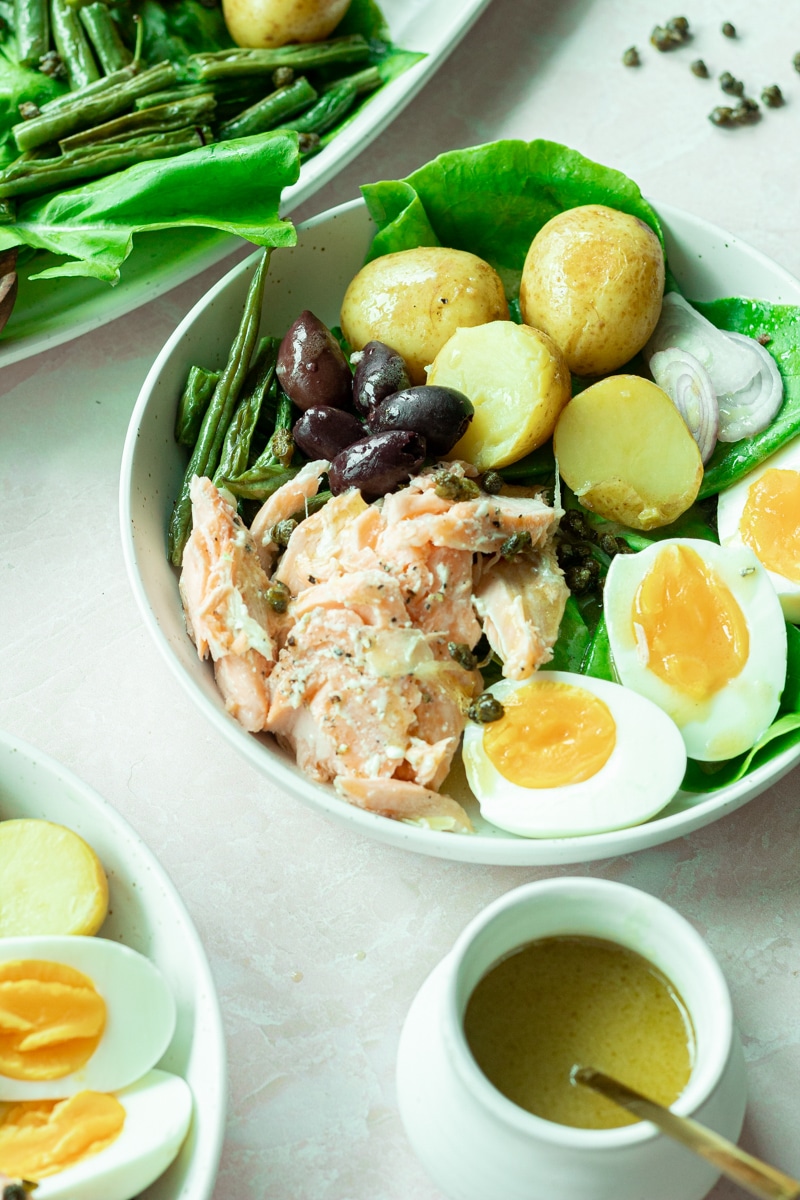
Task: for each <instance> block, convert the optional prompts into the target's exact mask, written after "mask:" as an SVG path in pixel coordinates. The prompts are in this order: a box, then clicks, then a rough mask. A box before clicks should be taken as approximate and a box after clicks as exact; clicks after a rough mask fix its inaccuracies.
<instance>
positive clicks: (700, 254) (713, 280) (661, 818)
mask: <svg viewBox="0 0 800 1200" xmlns="http://www.w3.org/2000/svg"><path fill="white" fill-rule="evenodd" d="M658 212H659V215H660V217H661V218H662V221H663V223H664V226H665V234H666V239H667V249H668V254H669V260H670V265H671V267H672V269H673V271H674V273H675V275H676V276H677V278H678V280H679V281H680V283H681V284H682V285H683V287H684V288H685V290H686V292H687V295H689V296H691V297H692V298H693V299H698V300H704V299H713V298H715V297H719V296H729V295H745V296H754V297H759V298H761V299H767V300H772V301H775V302H783V303H793V304H800V283H798V281H797V280H795V279H793V278H792V276H790V275H789V274H787V272H785V271H783V270H782V269H781V268H780V267H778V266H776V264H775V263H773V262H770V260H769V259H767V258H765V257H764V256H763V255H762V254H759V253H758V252H757V251H756V250H753V249H752V248H751V247H749V246H747V245H745V244H744V243H742V242H740V241H738V240H737V239H736V238H734V237H732V236H731V235H730V234H726V233H725V232H724V231H723V230H721V229H718V228H717V227H716V226H713V225H710V224H708V222H706V221H702V220H700V219H698V218H697V217H691V216H688V215H687V214H686V213H682V212H679V211H677V210H675V209H672V208H667V207H659V208H658ZM373 232H374V226H373V224H372V222H371V219H370V217H369V215H368V213H367V210H366V207H365V205H364V203H363V201H360V200H356V201H352V202H351V203H349V204H344V205H341V206H340V207H339V208H335V209H332V210H331V211H329V212H327V213H323V214H322V215H321V216H319V217H315V218H314V219H313V220H310V221H307V222H306V223H305V224H303V225H301V226H300V227H299V229H298V244H297V246H296V247H294V248H292V249H291V250H281V251H276V252H275V253H274V254H273V258H272V264H271V266H270V272H269V275H268V278H267V286H266V290H265V299H264V317H263V321H262V325H263V329H262V332H264V333H270V334H273V335H282V334H283V333H284V332H285V331H286V329H287V328H288V327H289V325H290V324H291V323H292V321H293V320H294V319H295V318H296V317H297V315H298V313H299V312H300V311H301V310H302V309H305V308H309V309H311V310H312V311H313V312H314V313H316V314H317V316H318V317H320V318H321V319H322V320H323V321H325V322H327V323H328V324H336V323H338V319H339V305H340V302H341V299H342V296H343V294H344V291H345V288H346V286H347V284H348V283H349V281H350V279H351V278H352V277H353V275H354V274H355V273H356V271H357V270H358V269H359V268H360V267H361V265H362V264H363V261H364V256H365V253H366V251H367V248H368V246H369V244H370V241H371V239H372V235H373ZM256 261H257V256H256V255H254V256H252V257H251V258H249V259H248V260H247V261H246V262H243V263H241V264H240V265H239V266H237V267H236V268H234V270H232V271H231V272H230V273H229V274H228V275H226V276H225V278H224V279H222V280H221V281H220V282H219V283H218V284H217V285H216V286H215V287H213V288H212V289H211V290H210V291H209V292H208V293H207V295H206V296H204V297H203V299H202V300H201V301H199V303H198V304H196V305H195V307H194V308H193V309H192V311H191V312H190V313H189V314H188V316H187V317H186V318H185V319H184V320H183V321H182V322H181V324H180V326H179V327H178V328H177V329H176V331H175V333H174V334H173V335H172V337H171V338H170V339H169V341H168V342H167V344H166V345H165V347H164V349H163V350H162V351H161V353H160V354H159V356H158V358H157V359H156V361H155V363H154V364H153V367H152V369H151V371H150V373H149V375H148V376H147V379H146V380H145V383H144V386H143V387H142V390H141V393H140V395H139V398H138V401H137V403H136V407H135V408H134V411H133V415H132V417H131V422H130V426H129V429H128V436H127V439H126V442H125V449H124V452H123V459H122V471H121V481H120V516H121V526H122V546H123V553H124V555H125V563H126V567H127V571H128V577H129V579H130V582H131V586H132V588H133V591H134V595H135V596H136V600H137V602H138V604H139V608H140V611H141V613H142V616H143V618H144V621H145V624H146V625H147V628H148V629H149V631H150V633H151V634H152V636H153V638H154V640H155V643H156V645H157V646H158V648H159V650H160V651H161V653H162V654H163V656H164V658H165V660H166V662H167V663H168V665H169V666H170V668H171V669H172V670H173V671H174V673H175V674H176V676H177V678H178V680H179V681H180V683H181V684H182V685H183V687H184V689H185V690H186V692H187V693H188V695H189V697H190V699H191V700H192V702H193V703H194V704H195V705H196V706H197V707H198V708H199V709H200V710H201V711H202V712H203V713H204V714H205V715H206V717H207V718H208V719H209V720H210V721H211V723H212V725H213V726H214V728H215V729H216V730H217V732H218V733H219V734H220V735H221V736H222V737H224V738H225V739H226V740H227V741H229V742H230V743H231V744H232V745H234V746H236V747H237V748H238V749H239V750H240V751H241V752H242V753H243V754H244V755H245V757H246V758H247V759H248V760H249V761H250V762H251V763H252V764H253V765H254V766H255V767H256V768H257V769H258V770H259V771H261V772H262V773H263V774H264V776H265V779H266V780H268V781H270V782H272V783H275V784H278V785H279V786H280V787H282V788H283V789H284V790H285V791H287V792H289V793H290V794H292V795H294V796H296V797H297V798H298V799H300V800H303V801H305V802H306V803H308V804H311V805H313V806H314V807H316V808H318V809H320V810H321V811H323V812H326V813H329V814H330V815H332V816H334V817H336V818H338V819H339V820H342V821H345V822H346V823H348V824H349V825H351V826H352V827H353V828H354V829H357V830H359V831H360V832H362V833H365V834H368V835H369V836H371V837H375V838H378V839H379V840H381V841H384V842H388V843H391V844H392V845H395V846H401V847H404V848H406V849H412V850H416V851H419V852H420V853H422V854H431V855H435V856H438V857H441V858H449V859H457V860H461V861H464V862H479V863H498V864H507V865H544V864H559V863H561V864H563V863H577V862H589V861H592V860H595V859H601V858H606V857H609V856H612V855H616V854H627V853H629V852H630V851H632V850H637V849H642V848H644V847H646V846H655V845H659V844H661V843H663V842H666V841H669V840H670V839H671V838H675V837H679V836H681V835H682V834H685V833H688V832H690V831H691V830H693V829H697V828H699V827H700V826H702V825H707V824H708V823H709V822H711V821H715V820H717V819H718V818H719V817H722V816H724V815H725V814H726V813H728V812H732V811H733V810H734V809H736V808H739V807H740V806H741V805H742V804H744V803H745V802H746V801H747V800H749V799H750V798H751V797H753V796H756V795H757V794H758V793H759V792H762V791H764V789H765V788H767V787H769V785H770V784H771V783H774V782H775V781H776V780H777V779H779V778H780V777H781V776H782V775H784V774H785V773H786V772H787V771H788V770H790V768H791V767H793V766H794V765H795V763H797V762H798V761H800V748H798V749H795V750H791V751H787V752H786V753H784V754H782V755H781V756H779V757H778V758H776V759H774V760H773V761H772V762H770V763H768V764H766V765H765V766H764V767H761V768H760V769H759V770H757V771H755V772H754V773H753V774H752V775H748V776H746V777H745V778H744V779H743V780H741V781H740V782H738V783H735V784H732V785H730V786H729V787H726V788H721V789H719V790H718V791H716V792H713V793H711V794H710V795H690V794H685V793H678V795H677V796H676V797H675V799H674V800H673V801H672V802H671V803H670V805H669V806H668V807H667V808H666V809H665V810H663V811H662V813H661V814H659V815H658V816H657V817H655V818H654V819H653V820H651V821H648V822H647V823H646V824H644V825H638V826H636V827H634V828H632V829H624V830H621V831H618V832H614V833H600V834H592V835H587V836H583V837H572V838H544V839H536V840H532V839H526V838H521V837H517V836H515V835H513V834H508V833H504V832H503V831H501V830H498V829H495V828H494V827H492V826H490V825H488V824H487V823H486V822H484V821H482V820H481V818H480V815H479V813H478V811H477V805H476V804H473V805H472V806H471V807H470V809H469V811H470V816H472V817H473V819H474V824H475V827H476V834H475V835H474V836H469V837H466V836H459V835H453V834H449V833H435V832H433V831H431V830H427V829H419V828H416V827H414V826H410V825H404V824H401V823H400V822H396V821H391V820H388V819H387V818H385V817H380V816H376V815H374V814H373V813H368V812H363V811H362V810H361V809H358V808H355V807H353V806H351V805H348V804H346V803H345V802H344V801H343V800H340V799H339V798H338V797H337V796H336V794H335V793H334V791H333V788H331V787H328V786H322V785H319V784H316V783H314V782H312V781H311V780H310V779H308V778H307V777H306V776H304V775H303V774H302V773H301V772H300V771H299V769H298V768H297V767H296V766H295V764H294V762H293V761H291V759H290V758H289V756H288V755H286V754H285V753H283V752H282V751H281V750H280V749H279V748H278V747H277V746H276V744H275V743H274V741H273V740H272V739H271V738H268V737H264V736H253V735H251V734H248V733H246V732H245V731H244V729H242V728H241V726H239V725H238V724H237V722H236V721H235V720H234V719H233V718H232V717H231V716H230V715H229V714H228V713H227V712H226V711H225V707H224V705H223V703H222V700H221V698H220V695H219V693H218V691H217V688H216V686H215V684H214V677H213V671H212V667H211V665H210V663H201V662H200V661H199V660H198V658H197V654H196V651H195V648H194V646H193V645H192V643H191V642H190V640H189V638H188V637H187V635H186V630H185V627H184V622H183V613H182V610H181V604H180V599H179V596H178V587H177V573H176V572H175V571H174V570H173V569H172V568H171V567H170V565H169V563H168V562H167V559H166V550H165V545H166V532H165V531H166V527H167V522H168V519H169V514H170V511H171V507H172V503H173V500H174V498H175V496H176V495H177V493H178V490H179V487H180V483H181V480H182V478H183V474H184V471H185V468H186V459H185V456H184V452H183V450H182V449H181V447H179V446H177V445H176V443H175V441H174V439H173V436H172V430H173V424H174V420H175V410H176V404H177V398H178V396H179V394H180V392H181V389H182V388H183V385H184V382H185V379H186V374H187V372H188V369H189V367H190V365H192V364H193V363H199V364H201V365H203V366H206V367H215V366H222V365H223V364H224V363H225V360H226V357H227V352H228V348H229V346H230V343H231V341H232V339H233V336H234V334H235V332H236V329H237V327H238V323H239V320H240V316H241V310H242V305H243V302H244V297H245V294H246V291H247V286H248V282H249V279H250V276H251V275H252V272H253V270H254V267H255V263H256ZM268 794H269V790H268V787H267V786H266V785H265V789H264V795H265V799H266V797H267V796H268ZM458 798H459V799H462V797H461V796H458Z"/></svg>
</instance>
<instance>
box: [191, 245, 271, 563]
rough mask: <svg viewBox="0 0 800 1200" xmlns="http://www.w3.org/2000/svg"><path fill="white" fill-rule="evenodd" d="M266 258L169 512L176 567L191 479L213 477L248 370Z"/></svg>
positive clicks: (252, 284) (253, 282)
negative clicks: (173, 505) (178, 491)
mask: <svg viewBox="0 0 800 1200" xmlns="http://www.w3.org/2000/svg"><path fill="white" fill-rule="evenodd" d="M269 257H270V251H269V250H265V251H264V253H263V254H262V256H261V258H260V260H259V263H258V266H257V267H256V270H255V272H254V274H253V278H252V280H251V281H250V287H249V289H248V292H247V299H246V300H245V305H244V312H243V314H242V320H241V322H240V325H239V329H238V332H237V334H236V337H235V338H234V341H233V345H232V346H231V348H230V352H229V354H228V361H227V363H226V364H225V369H224V371H223V372H222V374H221V375H220V378H219V381H218V383H217V386H216V387H215V389H214V395H213V396H212V398H211V403H210V404H209V406H208V410H207V412H206V415H205V417H204V418H203V425H202V428H201V430H200V436H199V437H198V439H197V444H196V446H195V448H194V451H193V452H192V457H191V459H190V460H189V466H188V467H187V469H186V475H185V476H184V480H183V484H182V485H181V490H180V494H179V496H178V499H177V500H176V501H175V507H174V508H173V510H172V517H171V519H170V523H169V535H168V541H167V546H168V554H169V558H170V561H171V562H172V563H173V564H174V565H175V566H176V567H179V566H180V564H181V559H182V558H183V548H184V546H185V545H186V541H187V539H188V537H189V527H190V525H191V519H192V500H191V496H190V493H189V489H190V486H191V482H192V479H193V477H194V476H195V475H208V476H210V477H213V475H214V474H215V472H216V469H217V466H218V464H219V460H220V454H221V453H222V445H223V441H224V439H225V432H226V430H227V428H228V425H229V423H230V419H231V416H232V414H233V410H234V408H235V406H236V401H237V399H238V397H239V392H240V391H241V388H242V384H243V382H244V380H245V377H246V375H247V372H248V369H249V366H250V359H251V357H252V354H253V348H254V346H255V344H256V339H257V337H258V327H259V323H260V321H261V303H262V300H263V296H264V280H265V278H266V274H267V270H268V268H269Z"/></svg>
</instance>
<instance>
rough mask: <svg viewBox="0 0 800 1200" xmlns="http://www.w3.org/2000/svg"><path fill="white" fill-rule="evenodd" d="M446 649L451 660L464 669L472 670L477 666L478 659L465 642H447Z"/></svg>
mask: <svg viewBox="0 0 800 1200" xmlns="http://www.w3.org/2000/svg"><path fill="white" fill-rule="evenodd" d="M447 650H448V653H449V655H450V657H451V658H452V659H453V661H454V662H457V663H458V665H459V666H460V667H463V668H464V670H465V671H474V670H475V668H476V667H477V665H478V660H477V658H476V657H475V655H474V654H473V653H472V651H471V650H470V648H469V646H468V645H467V643H466V642H448V643H447Z"/></svg>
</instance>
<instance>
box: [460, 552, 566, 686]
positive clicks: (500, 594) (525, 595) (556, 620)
mask: <svg viewBox="0 0 800 1200" xmlns="http://www.w3.org/2000/svg"><path fill="white" fill-rule="evenodd" d="M568 596H569V589H568V587H567V585H566V583H565V582H564V573H563V571H562V570H561V568H560V567H559V565H558V563H557V561H556V556H555V553H554V551H553V549H552V547H547V548H545V549H543V550H541V551H539V552H538V554H532V555H531V554H525V555H520V556H519V557H516V558H512V559H509V560H508V561H505V560H504V559H502V558H501V559H500V560H499V561H498V562H496V563H495V564H494V565H492V566H490V567H488V569H486V567H485V566H484V570H483V573H482V574H481V577H480V578H479V579H478V581H477V583H476V585H475V610H476V612H477V613H478V615H479V617H480V618H481V620H482V621H483V632H484V633H485V634H486V637H487V640H488V642H489V645H490V646H491V647H492V649H493V650H494V651H496V653H497V654H499V656H500V658H501V659H502V660H503V675H504V676H505V677H506V678H507V679H527V678H528V677H529V676H530V675H532V674H533V672H534V671H535V670H536V668H537V667H540V666H542V665H543V664H544V663H547V662H549V661H550V659H551V658H552V657H553V646H554V644H555V641H556V638H557V637H558V628H559V625H560V624H561V618H562V616H563V615H564V606H565V604H566V603H567V597H568Z"/></svg>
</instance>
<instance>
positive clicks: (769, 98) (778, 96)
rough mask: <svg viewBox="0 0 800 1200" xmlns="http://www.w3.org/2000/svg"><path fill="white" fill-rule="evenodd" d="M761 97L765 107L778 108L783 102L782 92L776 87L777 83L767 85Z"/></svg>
mask: <svg viewBox="0 0 800 1200" xmlns="http://www.w3.org/2000/svg"><path fill="white" fill-rule="evenodd" d="M761 99H762V100H763V101H764V103H765V104H766V106H767V108H780V106H781V105H782V104H783V92H782V91H781V89H780V88H779V87H778V85H777V83H771V84H770V85H769V87H765V88H764V89H763V91H762V93H761Z"/></svg>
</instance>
